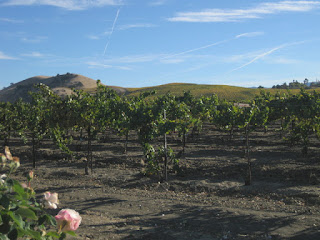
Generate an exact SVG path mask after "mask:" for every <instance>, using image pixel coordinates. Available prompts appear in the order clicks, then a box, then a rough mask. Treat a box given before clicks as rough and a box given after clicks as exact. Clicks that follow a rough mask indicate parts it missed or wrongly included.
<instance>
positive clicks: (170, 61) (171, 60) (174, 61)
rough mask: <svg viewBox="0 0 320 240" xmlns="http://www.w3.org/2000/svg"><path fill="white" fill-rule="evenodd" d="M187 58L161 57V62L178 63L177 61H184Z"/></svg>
mask: <svg viewBox="0 0 320 240" xmlns="http://www.w3.org/2000/svg"><path fill="white" fill-rule="evenodd" d="M184 61H185V60H184V59H182V58H172V59H160V62H162V63H166V64H176V63H182V62H184Z"/></svg>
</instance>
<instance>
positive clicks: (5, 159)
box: [0, 147, 81, 240]
mask: <svg viewBox="0 0 320 240" xmlns="http://www.w3.org/2000/svg"><path fill="white" fill-rule="evenodd" d="M19 166H20V160H19V158H17V157H13V156H12V155H11V152H10V150H9V148H8V147H5V154H1V153H0V167H1V170H2V171H6V172H8V174H4V173H2V172H1V173H0V174H1V175H0V239H1V240H2V239H4V240H7V239H10V240H11V239H35V240H42V239H65V238H66V237H67V234H69V235H72V236H75V233H74V232H73V231H74V230H76V229H77V228H78V227H79V225H80V223H81V217H80V215H79V214H78V213H77V212H76V211H74V210H70V209H67V210H68V211H66V209H65V210H61V211H60V212H62V213H64V214H63V215H61V214H60V215H59V214H58V215H57V216H56V218H54V217H53V216H51V215H50V214H47V213H46V211H45V210H44V209H43V207H42V205H41V204H39V203H38V202H37V201H36V198H35V192H34V190H33V189H32V188H31V184H30V183H31V180H32V179H33V178H34V173H33V171H30V172H29V173H28V175H27V182H28V184H25V183H22V184H21V183H20V182H19V181H17V180H14V179H12V178H11V177H10V175H11V173H12V172H14V171H16V170H17V168H19ZM44 198H45V200H46V203H47V204H48V206H49V207H51V208H54V209H55V208H57V204H58V203H59V201H58V194H57V193H50V192H46V193H44ZM62 216H64V217H62ZM56 219H57V221H56ZM58 219H63V220H62V222H61V221H60V220H58ZM57 222H58V230H57Z"/></svg>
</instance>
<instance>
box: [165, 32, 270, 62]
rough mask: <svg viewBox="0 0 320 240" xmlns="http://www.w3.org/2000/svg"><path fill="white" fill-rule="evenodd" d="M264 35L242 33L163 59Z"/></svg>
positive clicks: (259, 33)
mask: <svg viewBox="0 0 320 240" xmlns="http://www.w3.org/2000/svg"><path fill="white" fill-rule="evenodd" d="M263 34H264V33H263V32H247V33H242V34H239V35H236V36H234V37H233V38H229V39H226V40H222V41H219V42H215V43H211V44H209V45H205V46H202V47H198V48H193V49H190V50H187V51H184V52H180V53H176V54H172V55H169V56H166V57H163V58H162V59H168V58H172V57H176V56H179V55H183V54H186V53H190V52H195V51H198V50H201V49H206V48H209V47H212V46H216V45H220V44H222V43H226V42H229V41H231V40H235V39H238V38H242V37H255V36H258V35H263Z"/></svg>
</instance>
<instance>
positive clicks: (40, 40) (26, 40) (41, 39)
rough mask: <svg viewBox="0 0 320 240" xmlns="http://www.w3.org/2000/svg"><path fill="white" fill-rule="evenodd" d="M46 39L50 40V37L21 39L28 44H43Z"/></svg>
mask: <svg viewBox="0 0 320 240" xmlns="http://www.w3.org/2000/svg"><path fill="white" fill-rule="evenodd" d="M46 39H48V37H45V36H36V37H32V38H28V37H23V38H21V41H23V42H28V43H39V42H42V41H43V40H46Z"/></svg>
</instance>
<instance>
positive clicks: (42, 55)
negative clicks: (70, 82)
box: [21, 52, 45, 58]
mask: <svg viewBox="0 0 320 240" xmlns="http://www.w3.org/2000/svg"><path fill="white" fill-rule="evenodd" d="M21 56H25V57H35V58H41V57H44V56H45V55H44V54H42V53H39V52H31V53H24V54H21Z"/></svg>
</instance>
